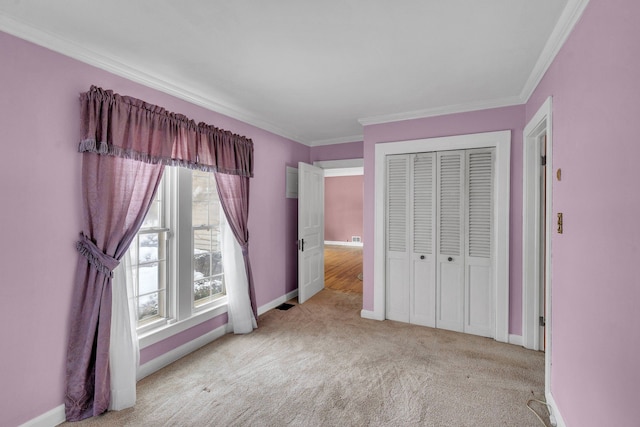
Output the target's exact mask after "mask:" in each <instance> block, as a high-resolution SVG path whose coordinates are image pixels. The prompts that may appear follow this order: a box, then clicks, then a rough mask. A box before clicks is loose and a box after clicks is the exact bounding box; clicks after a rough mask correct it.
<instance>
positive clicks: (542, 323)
mask: <svg viewBox="0 0 640 427" xmlns="http://www.w3.org/2000/svg"><path fill="white" fill-rule="evenodd" d="M539 320H540V326H542V327H543V328H544V327H545V326H546V322H545V321H544V316H540V318H539Z"/></svg>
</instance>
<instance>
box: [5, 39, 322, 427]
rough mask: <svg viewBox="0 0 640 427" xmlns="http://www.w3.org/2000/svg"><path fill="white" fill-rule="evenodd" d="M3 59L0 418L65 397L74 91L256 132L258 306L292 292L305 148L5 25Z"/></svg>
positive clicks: (168, 344)
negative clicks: (294, 168) (291, 190)
mask: <svg viewBox="0 0 640 427" xmlns="http://www.w3.org/2000/svg"><path fill="white" fill-rule="evenodd" d="M0 58H2V61H1V65H0V93H1V94H2V95H1V96H0V130H1V131H0V143H1V144H2V147H3V155H2V160H0V162H1V167H0V195H1V197H2V200H3V209H1V210H0V222H2V224H4V228H3V235H2V239H0V253H1V255H2V256H1V257H0V271H2V282H1V284H0V325H2V326H1V329H0V342H2V355H1V356H0V360H1V361H2V363H0V379H1V382H2V387H0V402H2V405H1V407H2V410H1V411H0V425H3V426H5V425H6V426H14V425H20V424H22V423H24V422H26V421H29V420H31V419H33V418H34V417H37V416H39V415H41V414H43V413H45V412H47V411H49V410H52V409H54V408H56V407H58V406H59V405H61V404H62V403H63V401H64V386H65V380H64V371H65V358H66V346H67V331H68V329H69V321H70V319H69V310H70V307H69V305H70V301H71V292H72V284H73V280H74V277H73V276H74V270H75V265H76V261H77V253H76V251H75V241H76V240H77V238H78V233H79V232H80V225H81V221H80V220H81V215H82V211H81V197H80V186H81V185H80V177H81V173H80V166H81V156H80V155H79V154H78V153H77V145H78V142H79V134H80V123H79V114H80V108H79V101H78V96H79V94H80V93H81V92H84V91H86V90H88V89H89V87H90V85H92V84H95V85H98V86H101V87H103V88H105V89H113V90H114V91H116V92H118V93H120V94H123V95H130V96H133V97H136V98H140V99H143V100H145V101H147V102H149V103H152V104H157V105H161V106H163V107H165V108H166V109H168V110H170V111H174V112H178V113H182V114H185V115H187V116H188V117H190V118H192V119H194V120H195V121H197V122H199V121H203V122H206V123H210V124H213V125H215V126H218V127H221V128H224V129H228V130H230V131H233V132H236V133H239V134H242V135H246V136H248V137H250V138H252V139H253V141H254V144H255V178H254V179H252V180H251V198H250V210H249V229H250V230H251V240H250V256H251V261H252V267H253V274H254V278H255V282H256V296H257V302H258V306H261V305H264V304H266V303H268V302H270V301H272V300H274V299H276V298H279V297H282V296H283V295H284V294H285V293H286V292H288V291H291V290H293V289H295V288H296V286H297V280H296V268H297V265H296V259H297V258H296V257H297V255H296V247H295V239H296V237H295V234H296V233H295V224H296V220H297V210H296V209H297V207H296V204H295V202H291V201H290V200H289V199H285V166H287V165H297V163H298V161H305V162H308V161H309V159H310V157H309V155H310V148H309V147H306V146H304V145H301V144H298V143H296V142H293V141H290V140H287V139H285V138H282V137H279V136H276V135H274V134H271V133H269V132H266V131H263V130H261V129H258V128H255V127H253V126H251V125H248V124H246V123H242V122H240V121H238V120H235V119H232V118H229V117H226V116H223V115H221V114H217V113H214V112H212V111H209V110H207V109H205V108H201V107H199V106H196V105H193V104H190V103H188V102H186V101H183V100H180V99H178V98H175V97H172V96H169V95H167V94H164V93H161V92H159V91H157V90H154V89H150V88H148V87H144V86H141V85H139V84H137V83H134V82H132V81H129V80H126V79H123V78H121V77H118V76H115V75H113V74H110V73H108V72H105V71H102V70H99V69H97V68H94V67H92V66H89V65H86V64H83V63H81V62H78V61H76V60H73V59H70V58H68V57H65V56H63V55H60V54H58V53H55V52H52V51H50V50H47V49H44V48H41V47H39V46H36V45H34V44H31V43H28V42H26V41H23V40H20V39H17V38H15V37H12V36H10V35H8V34H5V33H1V32H0ZM273 254H278V255H277V256H274V255H273ZM223 321H224V318H218V319H217V320H216V319H214V320H213V321H211V322H209V325H210V328H214V327H216V325H217V324H218V323H220V322H223ZM216 322H217V323H216ZM210 328H209V327H202V326H201V325H198V326H196V327H194V328H192V329H190V330H188V331H185V332H184V333H183V334H184V335H183V334H181V335H177V336H175V337H172V338H170V339H167V340H165V341H163V342H162V343H158V344H156V345H154V346H152V347H153V348H150V349H149V350H146V349H145V350H143V353H142V358H143V360H145V361H146V360H149V359H150V358H153V357H155V356H157V355H160V354H162V353H163V352H166V351H168V350H171V349H173V348H175V347H177V346H179V345H181V344H183V343H184V342H186V341H185V340H189V339H193V338H195V337H196V335H201V334H203V333H206V332H208V330H209V329H210Z"/></svg>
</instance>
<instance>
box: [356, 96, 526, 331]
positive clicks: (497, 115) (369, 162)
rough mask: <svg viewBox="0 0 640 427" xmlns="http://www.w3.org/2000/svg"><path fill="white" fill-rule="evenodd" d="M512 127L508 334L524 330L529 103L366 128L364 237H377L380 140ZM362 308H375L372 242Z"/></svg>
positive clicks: (366, 250) (367, 252)
mask: <svg viewBox="0 0 640 427" xmlns="http://www.w3.org/2000/svg"><path fill="white" fill-rule="evenodd" d="M499 130H511V219H510V227H511V230H510V243H509V245H510V265H509V333H511V334H514V335H521V334H522V131H523V130H524V106H523V105H520V106H514V107H505V108H495V109H491V110H483V111H474V112H470V113H461V114H451V115H447V116H439V117H430V118H425V119H416V120H408V121H403V122H393V123H384V124H379V125H370V126H366V127H365V128H364V194H365V196H364V239H365V241H367V242H372V241H373V233H374V223H373V212H374V207H375V205H374V201H375V197H379V195H377V194H375V188H374V173H375V144H376V143H379V142H393V141H406V140H413V139H424V138H435V137H442V136H452V135H464V134H470V133H480V132H491V131H499ZM363 262H364V283H363V292H364V298H363V308H364V309H365V310H373V266H374V260H373V245H365V246H364V249H363Z"/></svg>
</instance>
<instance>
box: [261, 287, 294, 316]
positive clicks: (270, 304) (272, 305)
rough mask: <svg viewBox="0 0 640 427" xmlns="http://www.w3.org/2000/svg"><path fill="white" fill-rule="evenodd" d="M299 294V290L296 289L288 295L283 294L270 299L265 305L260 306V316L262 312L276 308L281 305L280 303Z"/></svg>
mask: <svg viewBox="0 0 640 427" xmlns="http://www.w3.org/2000/svg"><path fill="white" fill-rule="evenodd" d="M297 296H298V290H297V289H295V290H293V291H291V292H289V293H288V294H286V295H283V296H281V297H279V298H276V299H274V300H273V301H270V302H268V303H266V304H264V305H261V306H260V307H258V316H260V315H261V314H264V313H266V312H267V311H269V310H273V309H274V308H276V307H277V306H279V305H280V304H282V303H283V302H287V301H289V300H290V299H292V298H295V297H297Z"/></svg>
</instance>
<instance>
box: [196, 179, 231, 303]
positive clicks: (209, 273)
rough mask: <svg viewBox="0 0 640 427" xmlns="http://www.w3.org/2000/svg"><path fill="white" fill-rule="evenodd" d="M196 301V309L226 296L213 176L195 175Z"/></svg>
mask: <svg viewBox="0 0 640 427" xmlns="http://www.w3.org/2000/svg"><path fill="white" fill-rule="evenodd" d="M192 191H193V193H192V208H191V218H192V226H193V281H194V282H193V286H194V288H193V299H194V303H195V306H196V307H199V306H202V305H204V304H206V303H208V302H210V301H212V300H214V299H216V298H218V297H219V296H222V295H224V292H225V291H224V276H223V270H222V253H221V241H220V238H221V236H220V215H221V207H220V201H219V199H218V191H217V189H216V183H215V179H214V175H213V174H212V173H209V172H201V171H193V172H192Z"/></svg>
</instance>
